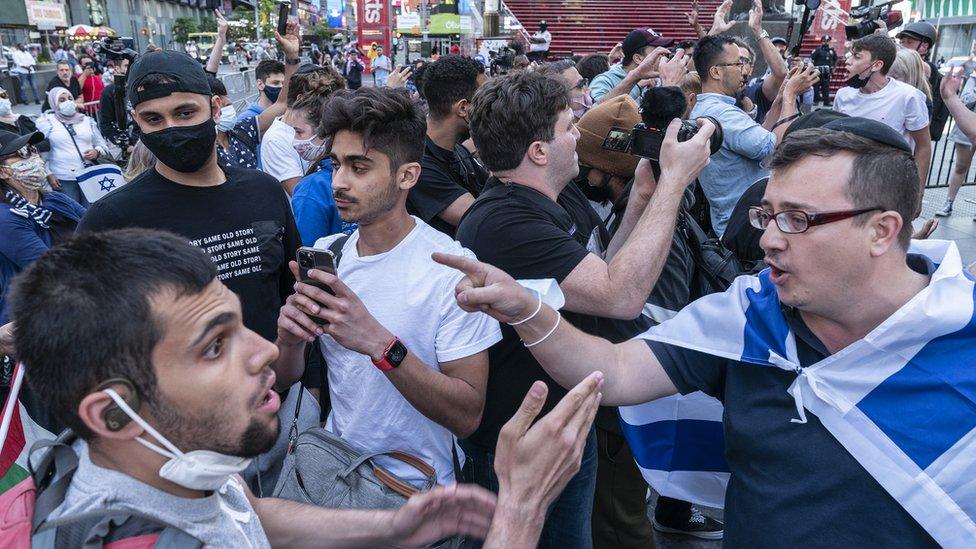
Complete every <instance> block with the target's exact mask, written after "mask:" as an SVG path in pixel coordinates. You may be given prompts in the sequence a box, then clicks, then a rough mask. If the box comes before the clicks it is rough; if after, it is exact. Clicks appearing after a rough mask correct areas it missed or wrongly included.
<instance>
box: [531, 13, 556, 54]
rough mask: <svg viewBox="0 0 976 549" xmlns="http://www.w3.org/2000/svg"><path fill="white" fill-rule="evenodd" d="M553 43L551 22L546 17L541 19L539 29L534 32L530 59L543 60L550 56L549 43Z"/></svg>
mask: <svg viewBox="0 0 976 549" xmlns="http://www.w3.org/2000/svg"><path fill="white" fill-rule="evenodd" d="M551 43H552V33H551V32H549V24H548V23H546V21H545V19H543V20H542V21H539V30H538V31H536V32H534V33H532V40H531V43H530V44H529V59H530V60H532V61H538V62H540V63H541V62H543V61H545V60H546V57H548V56H549V44H551Z"/></svg>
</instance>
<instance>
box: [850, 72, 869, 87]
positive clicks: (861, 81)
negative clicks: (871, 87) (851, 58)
mask: <svg viewBox="0 0 976 549" xmlns="http://www.w3.org/2000/svg"><path fill="white" fill-rule="evenodd" d="M871 74H874V73H870V74H868V77H867V78H863V77H862V76H861V75H860V74H855V75H854V76H852V77H850V78H848V79H847V85H848V86H850V87H852V88H854V89H856V90H859V89H861V88H863V87H864V86H867V85H868V80H870V79H871Z"/></svg>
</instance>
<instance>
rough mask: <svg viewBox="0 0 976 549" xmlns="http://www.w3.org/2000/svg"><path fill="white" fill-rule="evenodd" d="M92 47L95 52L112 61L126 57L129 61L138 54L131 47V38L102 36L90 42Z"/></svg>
mask: <svg viewBox="0 0 976 549" xmlns="http://www.w3.org/2000/svg"><path fill="white" fill-rule="evenodd" d="M127 42H128V43H127ZM92 49H93V50H95V53H96V54H99V55H102V56H104V57H105V58H106V59H111V60H112V61H120V60H122V59H128V60H129V62H130V63H131V62H132V61H134V60H135V58H136V56H137V55H138V53H137V52H136V51H135V50H133V49H132V39H131V38H108V37H106V38H102V39H101V40H97V41H95V42H93V43H92Z"/></svg>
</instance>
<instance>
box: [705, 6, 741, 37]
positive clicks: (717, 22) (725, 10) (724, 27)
mask: <svg viewBox="0 0 976 549" xmlns="http://www.w3.org/2000/svg"><path fill="white" fill-rule="evenodd" d="M731 11H732V0H725V1H724V2H722V5H721V6H719V7H718V9H717V10H715V17H714V18H712V28H711V30H709V31H708V34H709V36H712V35H716V34H722V33H723V32H726V31H728V30H729V29H731V28H732V27H734V26H735V21H729V13H730V12H731Z"/></svg>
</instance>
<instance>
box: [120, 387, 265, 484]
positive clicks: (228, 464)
mask: <svg viewBox="0 0 976 549" xmlns="http://www.w3.org/2000/svg"><path fill="white" fill-rule="evenodd" d="M105 393H106V394H107V395H108V396H110V397H112V400H114V401H115V403H116V404H118V405H119V408H121V409H122V411H124V412H125V414H126V415H127V416H129V417H130V418H132V421H135V422H136V423H137V424H138V425H139V426H140V427H142V428H143V429H145V430H146V432H147V433H149V434H150V435H152V436H153V438H155V439H156V440H158V441H159V442H160V443H161V444H162V445H163V446H165V447H166V449H163V448H160V447H159V446H156V445H155V444H153V443H151V442H149V441H147V440H145V439H143V438H142V437H136V442H138V443H139V444H142V445H143V446H145V447H146V448H149V449H150V450H152V451H153V452H156V453H157V454H159V455H161V456H163V457H167V458H169V461H167V462H166V463H165V464H163V466H162V467H161V468H160V469H159V476H160V477H161V478H164V479H166V480H168V481H170V482H172V483H173V484H178V485H180V486H182V487H184V488H189V489H190V490H208V491H214V490H218V489H219V488H221V487H222V486H223V485H224V484H226V483H227V481H229V480H230V479H231V478H232V477H233V476H234V475H236V474H239V473H240V472H241V471H243V470H244V469H246V468H247V466H248V465H249V464H250V463H251V460H250V459H249V458H242V457H237V456H228V455H226V454H221V453H218V452H212V451H210V450H194V451H192V452H186V453H183V452H181V451H180V450H179V448H177V447H176V446H174V445H173V443H172V442H170V441H168V440H166V437H164V436H163V435H161V434H159V432H158V431H156V430H155V429H153V428H152V427H151V426H150V425H149V424H148V423H146V421H145V420H144V419H142V418H141V417H139V414H137V413H136V412H135V410H133V409H132V408H131V407H130V406H129V405H128V404H127V403H126V402H125V401H124V400H122V397H120V396H119V394H118V393H116V392H115V390H113V389H105ZM167 450H168V451H167Z"/></svg>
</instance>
